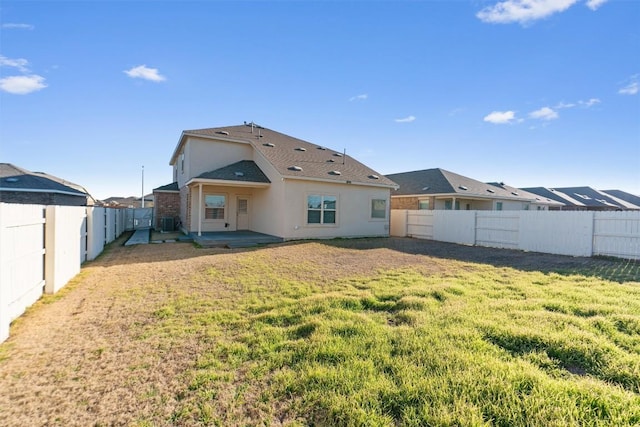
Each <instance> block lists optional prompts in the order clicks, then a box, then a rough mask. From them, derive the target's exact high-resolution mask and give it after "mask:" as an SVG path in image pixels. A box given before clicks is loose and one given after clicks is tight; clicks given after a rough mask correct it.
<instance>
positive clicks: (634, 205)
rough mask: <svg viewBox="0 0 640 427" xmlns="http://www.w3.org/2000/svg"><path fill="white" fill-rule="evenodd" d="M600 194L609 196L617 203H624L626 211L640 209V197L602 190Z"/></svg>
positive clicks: (624, 192) (617, 191)
mask: <svg viewBox="0 0 640 427" xmlns="http://www.w3.org/2000/svg"><path fill="white" fill-rule="evenodd" d="M602 192H603V193H606V194H607V195H609V196H610V197H611V198H613V199H614V200H615V201H616V202H618V203H620V202H624V203H625V206H627V208H628V209H633V210H636V209H640V196H636V195H635V194H631V193H627V192H626V191H622V190H602Z"/></svg>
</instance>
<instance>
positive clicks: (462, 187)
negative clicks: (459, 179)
mask: <svg viewBox="0 0 640 427" xmlns="http://www.w3.org/2000/svg"><path fill="white" fill-rule="evenodd" d="M458 188H459V189H461V190H465V191H466V190H468V188H467V187H465V186H464V185H459V186H458Z"/></svg>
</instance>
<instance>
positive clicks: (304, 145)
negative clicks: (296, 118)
mask: <svg viewBox="0 0 640 427" xmlns="http://www.w3.org/2000/svg"><path fill="white" fill-rule="evenodd" d="M185 135H187V136H203V137H211V138H217V139H221V140H231V141H242V142H249V143H250V144H251V145H252V146H253V147H254V148H255V150H256V151H257V152H258V153H260V154H261V155H262V156H264V158H265V159H266V160H267V161H269V163H271V164H272V165H273V167H274V168H275V169H276V170H277V171H278V173H279V174H280V175H282V176H284V177H299V178H301V179H321V180H326V181H335V182H341V183H344V182H351V183H353V184H365V185H373V186H381V187H395V183H394V182H393V181H391V180H390V179H388V178H386V177H385V176H383V175H381V174H379V173H377V172H376V171H374V170H373V169H371V168H369V167H368V166H366V165H364V164H362V163H360V162H359V161H357V160H355V159H354V158H353V157H351V156H348V155H347V156H343V154H342V153H340V152H338V151H335V150H331V149H329V148H326V147H321V146H319V145H317V144H313V143H310V142H307V141H304V140H302V139H298V138H294V137H292V136H289V135H285V134H283V133H280V132H276V131H273V130H271V129H267V128H264V127H260V126H251V125H250V124H245V125H239V126H228V127H219V128H210V129H195V130H186V131H184V132H183V136H185ZM183 141H184V138H181V142H180V144H182V143H183ZM179 150H180V146H178V148H177V149H176V151H175V152H174V155H173V157H172V159H171V164H173V163H174V162H175V159H176V156H177V153H178V152H179ZM294 166H297V167H298V168H299V169H300V170H295V169H294Z"/></svg>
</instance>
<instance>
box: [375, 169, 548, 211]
mask: <svg viewBox="0 0 640 427" xmlns="http://www.w3.org/2000/svg"><path fill="white" fill-rule="evenodd" d="M387 178H389V179H391V180H393V181H394V182H396V183H397V184H398V185H399V186H400V188H399V189H398V190H396V191H393V192H392V193H391V208H392V209H431V210H434V209H436V210H529V209H536V210H548V209H549V208H550V207H551V206H557V205H559V203H558V202H555V201H552V200H548V199H546V198H539V197H537V196H535V195H533V194H530V193H527V192H524V191H521V190H518V189H516V188H513V187H509V186H507V185H505V184H502V183H501V184H487V183H484V182H480V181H476V180H475V179H471V178H468V177H466V176H462V175H458V174H456V173H453V172H449V171H447V170H444V169H440V168H435V169H425V170H419V171H413V172H403V173H396V174H390V175H387Z"/></svg>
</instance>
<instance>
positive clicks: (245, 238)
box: [191, 230, 284, 248]
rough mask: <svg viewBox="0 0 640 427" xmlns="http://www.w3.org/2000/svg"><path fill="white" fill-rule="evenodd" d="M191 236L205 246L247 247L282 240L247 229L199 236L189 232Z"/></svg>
mask: <svg viewBox="0 0 640 427" xmlns="http://www.w3.org/2000/svg"><path fill="white" fill-rule="evenodd" d="M191 236H192V237H193V240H194V241H195V242H196V243H197V244H199V245H200V246H202V247H205V248H247V247H251V246H257V245H264V244H268V243H280V242H283V241H284V240H283V239H282V238H281V237H276V236H272V235H270V234H263V233H257V232H255V231H248V230H242V231H220V232H203V233H201V236H198V233H191Z"/></svg>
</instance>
